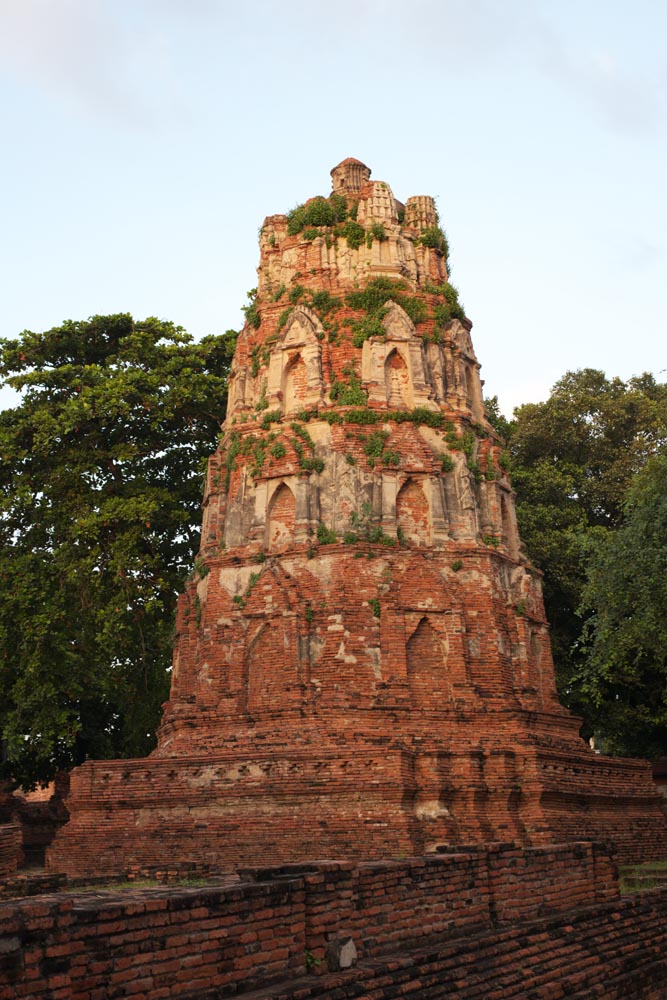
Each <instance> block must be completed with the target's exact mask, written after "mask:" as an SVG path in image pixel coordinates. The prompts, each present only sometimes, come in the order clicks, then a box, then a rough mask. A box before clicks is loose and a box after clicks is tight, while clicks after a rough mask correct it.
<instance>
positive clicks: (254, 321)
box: [243, 288, 262, 330]
mask: <svg viewBox="0 0 667 1000" xmlns="http://www.w3.org/2000/svg"><path fill="white" fill-rule="evenodd" d="M243 313H244V315H245V318H246V320H247V322H248V323H249V324H250V326H251V327H252V328H253V330H259V328H260V326H261V325H262V317H261V316H260V314H259V309H258V306H257V289H256V288H251V289H250V291H249V292H248V304H247V305H245V306H243Z"/></svg>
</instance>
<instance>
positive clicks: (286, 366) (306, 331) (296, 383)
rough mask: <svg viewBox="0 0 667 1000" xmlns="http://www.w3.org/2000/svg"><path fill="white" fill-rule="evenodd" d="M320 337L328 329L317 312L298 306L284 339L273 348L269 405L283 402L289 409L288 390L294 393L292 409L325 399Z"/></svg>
mask: <svg viewBox="0 0 667 1000" xmlns="http://www.w3.org/2000/svg"><path fill="white" fill-rule="evenodd" d="M320 338H324V329H323V327H322V324H321V322H320V320H319V318H318V316H317V314H316V313H314V312H313V310H312V309H307V308H306V307H305V306H297V308H296V309H294V311H293V312H292V313H291V315H290V318H289V319H288V321H287V323H286V324H285V327H284V329H283V332H282V337H281V339H280V340H279V341H277V342H276V344H274V345H273V347H272V349H271V355H270V358H269V373H268V380H267V393H266V395H267V402H268V403H269V406H280V407H281V408H282V409H283V410H285V411H287V412H289V411H288V404H287V400H286V395H285V394H286V393H291V397H290V403H289V407H290V409H291V410H301V409H304V408H307V407H310V406H316V405H317V404H318V403H320V402H321V401H322V399H323V396H324V383H323V381H322V346H321V343H320ZM299 364H301V365H302V366H303V368H302V369H299V367H298V366H299Z"/></svg>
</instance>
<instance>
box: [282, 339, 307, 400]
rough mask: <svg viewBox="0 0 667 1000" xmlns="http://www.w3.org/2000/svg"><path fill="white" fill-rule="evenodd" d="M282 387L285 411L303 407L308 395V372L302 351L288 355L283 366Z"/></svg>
mask: <svg viewBox="0 0 667 1000" xmlns="http://www.w3.org/2000/svg"><path fill="white" fill-rule="evenodd" d="M281 389H282V394H283V405H284V409H285V413H293V412H294V411H295V410H301V409H303V407H304V405H305V404H304V400H305V398H306V396H307V395H308V374H307V371H306V365H305V362H304V360H303V358H302V357H301V352H297V353H296V354H293V355H291V356H290V357H288V359H287V362H286V364H285V365H284V368H283V375H282V386H281Z"/></svg>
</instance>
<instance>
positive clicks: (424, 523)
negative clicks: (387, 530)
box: [396, 479, 431, 545]
mask: <svg viewBox="0 0 667 1000" xmlns="http://www.w3.org/2000/svg"><path fill="white" fill-rule="evenodd" d="M396 527H397V528H398V529H400V534H401V535H402V536H403V538H405V540H406V541H408V542H415V543H416V544H418V545H427V544H428V543H429V541H430V535H431V532H430V517H429V507H428V500H427V499H426V494H425V493H424V490H423V489H422V487H421V485H420V484H419V483H418V482H416V481H415V480H414V479H408V481H407V482H406V483H404V484H403V486H402V487H401V489H400V490H399V492H398V496H397V497H396Z"/></svg>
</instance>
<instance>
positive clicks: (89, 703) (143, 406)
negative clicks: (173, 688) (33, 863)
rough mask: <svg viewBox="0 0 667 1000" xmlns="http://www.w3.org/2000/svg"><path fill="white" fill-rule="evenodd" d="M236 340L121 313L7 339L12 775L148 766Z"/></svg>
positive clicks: (3, 514) (2, 651)
mask: <svg viewBox="0 0 667 1000" xmlns="http://www.w3.org/2000/svg"><path fill="white" fill-rule="evenodd" d="M232 341H233V338H231V337H225V338H223V337H207V338H205V339H204V340H202V341H201V342H199V343H193V341H192V338H191V337H190V336H189V335H188V334H186V333H185V332H184V331H183V330H182V329H181V328H180V327H175V326H174V325H173V324H172V323H168V322H164V321H160V320H157V319H152V318H151V319H147V320H145V321H143V322H136V323H135V322H134V321H133V320H132V318H131V316H129V315H126V314H121V315H116V316H95V317H92V318H91V319H90V320H88V321H86V322H72V321H69V322H66V323H64V324H63V325H62V326H60V327H57V328H55V329H52V330H49V331H47V332H45V333H32V332H30V331H25V332H24V333H23V334H22V335H21V336H20V337H19V338H18V339H17V340H0V376H2V377H3V378H4V380H5V383H6V384H8V385H10V386H12V387H13V388H14V389H17V390H19V391H20V392H21V399H20V402H19V403H18V405H16V406H15V407H13V408H12V409H7V410H5V411H3V412H0V455H1V457H2V462H1V465H0V585H1V586H2V601H1V602H0V733H1V734H2V739H3V749H4V762H3V765H2V773H3V774H4V775H5V776H7V777H11V778H12V779H14V780H16V781H19V782H21V783H23V784H26V785H30V784H34V783H35V782H37V781H45V780H47V779H48V778H49V777H50V776H51V775H52V774H53V772H54V770H55V769H56V768H58V767H62V766H67V765H70V764H72V763H76V762H78V761H80V760H81V759H83V758H84V757H85V756H93V757H118V756H132V755H143V754H145V753H146V752H148V751H149V750H150V749H151V747H152V745H153V742H154V733H155V728H156V724H157V721H158V718H159V709H160V704H161V702H162V701H163V700H164V698H165V696H166V694H167V691H168V670H169V665H170V662H171V636H172V620H173V611H174V606H175V601H176V596H177V593H178V590H179V589H180V585H181V582H182V577H183V574H184V572H185V570H186V567H188V566H190V565H191V563H192V558H193V551H194V549H195V546H196V542H197V537H198V531H199V521H200V517H199V506H200V502H201V488H202V486H201V475H200V473H201V462H202V457H203V456H206V454H207V453H209V452H211V451H212V450H213V449H214V447H215V442H216V436H217V433H218V431H219V426H220V422H221V420H222V418H223V416H224V409H225V394H226V390H225V386H226V375H227V371H228V367H229V361H230V358H231V349H232V347H233V343H232Z"/></svg>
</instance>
